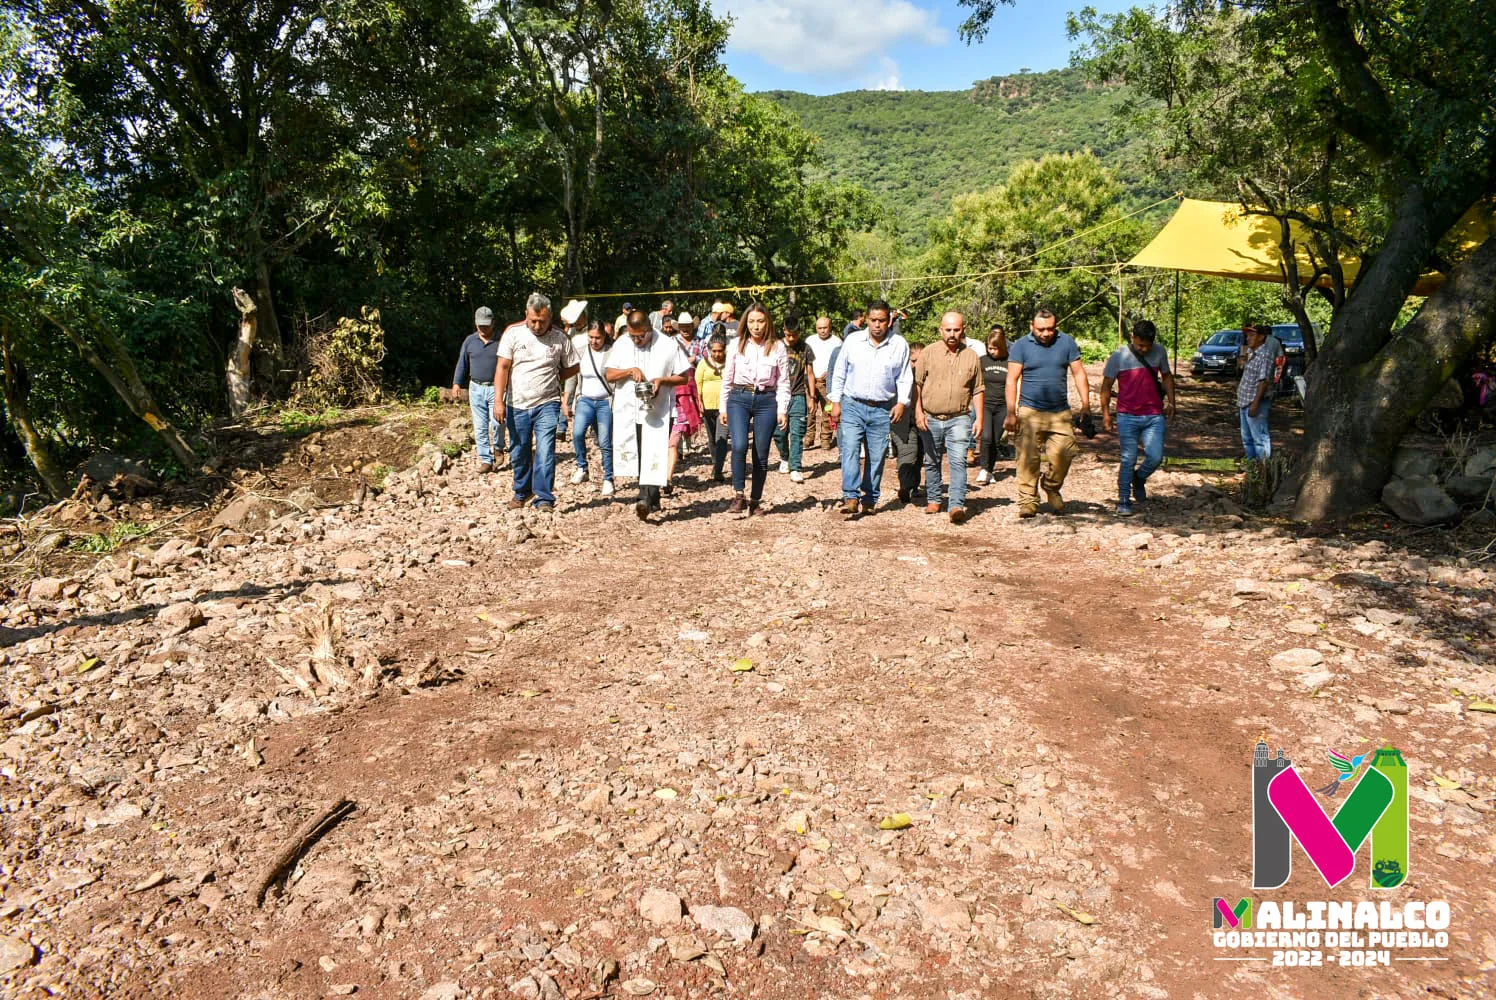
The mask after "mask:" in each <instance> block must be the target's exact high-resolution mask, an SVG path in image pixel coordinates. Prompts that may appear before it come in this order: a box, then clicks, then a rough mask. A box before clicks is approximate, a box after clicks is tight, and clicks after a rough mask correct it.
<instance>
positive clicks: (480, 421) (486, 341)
mask: <svg viewBox="0 0 1496 1000" xmlns="http://www.w3.org/2000/svg"><path fill="white" fill-rule="evenodd" d="M473 327H474V329H475V332H473V333H470V334H468V336H467V339H466V340H464V341H463V342H462V352H461V353H460V354H458V355H457V370H456V371H455V372H453V373H452V392H453V393H454V394H455V393H459V392H461V391H462V383H463V382H464V381H468V382H470V384H469V386H468V405H469V406H470V407H471V408H472V411H473V440H474V441H476V442H477V443H478V471H479V472H492V471H493V466H494V454H495V452H497V453H498V454H499V455H503V454H504V425H503V424H500V423H495V422H494V419H493V374H494V368H495V367H496V366H497V364H498V361H499V338H498V337H496V336H494V332H493V310H492V309H490V308H488V306H479V307H478V308H477V310H475V311H474V312H473Z"/></svg>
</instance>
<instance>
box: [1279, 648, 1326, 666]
mask: <svg viewBox="0 0 1496 1000" xmlns="http://www.w3.org/2000/svg"><path fill="white" fill-rule="evenodd" d="M1267 662H1268V663H1269V664H1270V665H1271V666H1272V667H1273V669H1275V670H1292V671H1296V672H1303V671H1306V670H1313V669H1314V668H1315V667H1317V666H1319V665H1320V664H1321V663H1323V662H1325V657H1324V654H1323V653H1321V652H1320V651H1319V650H1317V649H1305V648H1303V647H1299V648H1298V649H1285V650H1283V652H1281V653H1274V654H1273V655H1272V656H1270V657H1268V661H1267Z"/></svg>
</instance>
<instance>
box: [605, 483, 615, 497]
mask: <svg viewBox="0 0 1496 1000" xmlns="http://www.w3.org/2000/svg"><path fill="white" fill-rule="evenodd" d="M612 495H613V480H611V479H604V480H603V496H605V497H610V496H612Z"/></svg>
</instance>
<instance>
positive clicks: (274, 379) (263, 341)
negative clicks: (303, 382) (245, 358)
mask: <svg viewBox="0 0 1496 1000" xmlns="http://www.w3.org/2000/svg"><path fill="white" fill-rule="evenodd" d="M255 306H256V308H257V310H258V317H259V323H258V326H257V330H256V341H255V342H256V343H257V344H258V345H259V348H260V350H259V353H258V354H257V355H256V360H257V366H258V368H259V370H260V388H261V390H262V391H263V392H266V393H270V394H272V395H273V394H274V393H275V392H276V391H277V389H278V388H279V386H280V384H281V367H282V363H283V362H284V360H285V356H286V345H285V341H284V340H283V339H282V337H281V328H280V322H279V321H278V320H277V319H276V318H275V294H274V292H273V291H272V290H271V287H270V265H269V264H267V263H266V262H265V261H264V260H260V261H258V262H256V264H255Z"/></svg>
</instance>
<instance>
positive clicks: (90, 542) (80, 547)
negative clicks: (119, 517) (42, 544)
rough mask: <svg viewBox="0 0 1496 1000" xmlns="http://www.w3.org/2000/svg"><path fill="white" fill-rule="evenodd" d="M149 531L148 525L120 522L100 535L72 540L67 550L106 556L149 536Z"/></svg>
mask: <svg viewBox="0 0 1496 1000" xmlns="http://www.w3.org/2000/svg"><path fill="white" fill-rule="evenodd" d="M150 531H151V529H150V527H149V526H148V525H144V524H136V523H135V522H134V521H120V522H119V523H118V524H116V525H114V526H113V527H112V528H110V529H109V530H108V531H106V532H104V533H102V534H98V535H87V536H85V537H83V538H75V539H73V542H72V544H71V545H69V546H68V548H70V549H72V550H73V551H74V552H88V553H92V554H93V555H101V556H103V555H108V554H109V553H111V552H113V551H114V550H115V549H118V548H119V547H120V546H121V545H124V544H125V543H126V542H128V541H132V540H133V539H136V538H140V537H142V536H144V535H148V534H150Z"/></svg>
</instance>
